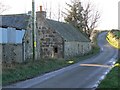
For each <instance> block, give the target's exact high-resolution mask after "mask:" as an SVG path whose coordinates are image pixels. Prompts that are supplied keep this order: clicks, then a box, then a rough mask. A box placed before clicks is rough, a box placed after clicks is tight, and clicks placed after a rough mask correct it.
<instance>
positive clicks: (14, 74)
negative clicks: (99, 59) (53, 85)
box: [2, 33, 100, 86]
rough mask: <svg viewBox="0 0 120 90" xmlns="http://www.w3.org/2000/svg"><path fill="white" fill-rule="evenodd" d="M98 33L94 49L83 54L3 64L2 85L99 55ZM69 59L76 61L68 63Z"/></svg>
mask: <svg viewBox="0 0 120 90" xmlns="http://www.w3.org/2000/svg"><path fill="white" fill-rule="evenodd" d="M97 35H98V33H97V34H96V36H95V38H94V40H93V41H94V42H95V43H94V45H93V49H92V50H91V51H90V52H89V53H87V54H85V55H83V56H75V57H72V58H69V59H41V60H37V61H34V62H33V61H30V62H26V63H22V64H13V65H10V66H9V65H7V64H2V85H3V86H5V85H9V84H12V83H16V82H18V81H24V80H27V79H31V78H34V77H37V76H40V75H43V74H45V73H48V72H51V71H55V70H58V69H61V68H63V67H66V66H69V65H71V64H74V63H77V62H79V61H82V60H85V59H88V58H90V57H92V56H95V55H97V54H98V53H99V51H100V48H99V46H98V45H97V39H96V37H97ZM68 61H74V62H73V63H68Z"/></svg>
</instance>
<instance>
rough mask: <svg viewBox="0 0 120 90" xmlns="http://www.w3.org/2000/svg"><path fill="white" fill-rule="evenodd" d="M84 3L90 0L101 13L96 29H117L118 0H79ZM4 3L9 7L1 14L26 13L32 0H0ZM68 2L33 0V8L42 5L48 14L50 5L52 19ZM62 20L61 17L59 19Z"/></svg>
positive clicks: (60, 0) (55, 17)
mask: <svg viewBox="0 0 120 90" xmlns="http://www.w3.org/2000/svg"><path fill="white" fill-rule="evenodd" d="M81 1H82V4H83V5H85V4H86V3H87V2H88V1H90V2H91V3H92V4H93V5H94V7H95V9H96V10H99V12H100V13H101V19H100V22H99V26H98V28H97V29H102V30H104V29H117V28H118V1H120V0H81ZM0 2H2V3H3V4H4V5H8V6H9V9H8V10H7V11H5V12H4V13H3V14H20V13H27V12H28V11H30V10H31V2H32V0H0ZM66 2H67V3H70V0H35V9H36V10H37V11H38V10H39V6H40V5H42V6H43V10H46V11H47V16H48V17H49V16H50V7H51V12H52V16H51V18H52V19H56V20H57V18H58V7H60V9H61V11H64V10H65V9H64V8H65V7H66V5H65V3H66ZM61 20H63V18H62V19H61Z"/></svg>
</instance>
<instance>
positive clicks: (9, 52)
mask: <svg viewBox="0 0 120 90" xmlns="http://www.w3.org/2000/svg"><path fill="white" fill-rule="evenodd" d="M0 47H2V52H0V55H2V62H6V63H11V62H19V63H21V62H22V59H23V58H22V44H0Z"/></svg>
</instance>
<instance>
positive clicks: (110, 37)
mask: <svg viewBox="0 0 120 90" xmlns="http://www.w3.org/2000/svg"><path fill="white" fill-rule="evenodd" d="M106 40H107V41H108V42H109V44H110V45H112V46H113V47H115V48H117V49H120V42H119V40H117V39H116V37H114V35H113V34H112V33H110V32H108V34H107V37H106Z"/></svg>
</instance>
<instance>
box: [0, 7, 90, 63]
mask: <svg viewBox="0 0 120 90" xmlns="http://www.w3.org/2000/svg"><path fill="white" fill-rule="evenodd" d="M41 8H42V7H41ZM0 18H2V24H1V26H0V27H1V28H0V34H1V35H0V39H1V38H2V39H1V40H0V43H1V44H0V47H2V52H1V53H0V54H1V55H2V61H17V62H24V61H25V60H29V59H31V58H32V54H33V48H32V27H31V15H30V14H18V15H2V16H0ZM35 37H36V49H35V53H36V56H35V57H36V59H37V60H40V58H67V57H72V56H76V55H83V54H85V53H88V52H89V51H90V50H91V43H90V40H89V39H88V38H87V37H86V36H84V35H83V34H82V33H81V32H80V31H78V30H77V29H76V28H74V27H73V26H72V25H70V24H67V23H63V22H59V21H55V20H51V19H47V18H46V12H45V11H42V9H40V11H37V12H36V28H35Z"/></svg>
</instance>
